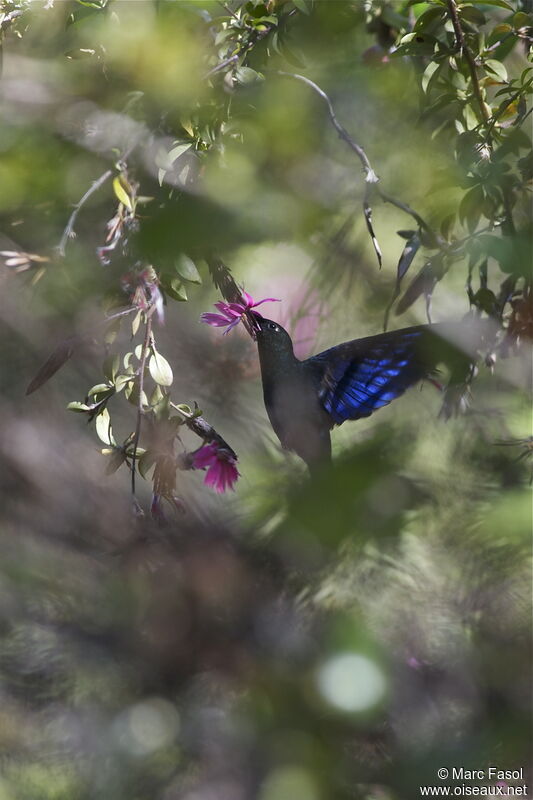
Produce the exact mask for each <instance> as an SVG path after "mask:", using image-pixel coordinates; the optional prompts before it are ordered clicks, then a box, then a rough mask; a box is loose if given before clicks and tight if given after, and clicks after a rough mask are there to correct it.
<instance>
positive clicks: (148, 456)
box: [137, 450, 157, 480]
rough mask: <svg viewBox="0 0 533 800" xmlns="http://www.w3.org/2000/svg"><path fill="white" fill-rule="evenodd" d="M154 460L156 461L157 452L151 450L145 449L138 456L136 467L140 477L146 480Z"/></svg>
mask: <svg viewBox="0 0 533 800" xmlns="http://www.w3.org/2000/svg"><path fill="white" fill-rule="evenodd" d="M156 461H157V453H154V451H153V450H147V451H146V452H145V453H143V454H142V456H141V457H140V459H139V461H138V466H137V469H138V470H139V474H140V475H142V477H143V478H144V479H145V480H148V473H149V472H150V470H151V469H152V467H153V466H154V464H155V462H156Z"/></svg>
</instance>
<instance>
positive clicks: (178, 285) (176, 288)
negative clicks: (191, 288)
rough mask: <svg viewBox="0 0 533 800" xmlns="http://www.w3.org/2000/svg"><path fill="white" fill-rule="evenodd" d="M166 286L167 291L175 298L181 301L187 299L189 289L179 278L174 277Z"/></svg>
mask: <svg viewBox="0 0 533 800" xmlns="http://www.w3.org/2000/svg"><path fill="white" fill-rule="evenodd" d="M164 288H165V291H166V293H167V294H168V295H170V297H173V298H174V300H179V301H180V302H183V301H185V300H187V290H186V289H185V286H184V285H183V283H182V282H181V281H180V279H179V278H172V280H171V281H170V282H169V283H167V284H165V287H164Z"/></svg>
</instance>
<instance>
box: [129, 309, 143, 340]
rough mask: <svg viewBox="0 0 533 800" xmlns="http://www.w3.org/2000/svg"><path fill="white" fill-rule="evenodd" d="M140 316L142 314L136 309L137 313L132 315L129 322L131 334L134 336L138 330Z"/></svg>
mask: <svg viewBox="0 0 533 800" xmlns="http://www.w3.org/2000/svg"><path fill="white" fill-rule="evenodd" d="M141 316H142V311H137V313H136V314H135V316H134V317H133V320H132V323H131V335H132V336H136V335H137V331H138V330H139V325H140V324H141Z"/></svg>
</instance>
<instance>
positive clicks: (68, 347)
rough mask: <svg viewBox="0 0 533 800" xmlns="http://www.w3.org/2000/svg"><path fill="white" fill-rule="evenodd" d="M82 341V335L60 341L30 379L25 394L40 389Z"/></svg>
mask: <svg viewBox="0 0 533 800" xmlns="http://www.w3.org/2000/svg"><path fill="white" fill-rule="evenodd" d="M83 341H84V339H83V337H82V336H70V337H69V338H68V339H65V340H64V341H63V342H61V344H59V345H58V346H57V347H56V349H55V350H54V352H53V353H52V354H51V356H50V357H49V358H48V359H47V360H46V361H45V363H44V364H43V365H42V367H41V368H40V370H39V371H38V373H37V375H36V376H35V378H33V380H32V381H30V383H29V385H28V388H27V389H26V394H31V393H32V392H35V391H36V390H37V389H40V387H41V386H42V385H43V384H44V383H46V381H49V380H50V378H51V377H52V375H55V373H56V372H57V371H58V370H59V369H61V367H62V366H63V365H64V364H66V362H67V361H68V360H69V358H70V357H71V356H72V353H73V352H74V350H75V349H76V347H78V346H79V345H80V344H81V343H82V342H83Z"/></svg>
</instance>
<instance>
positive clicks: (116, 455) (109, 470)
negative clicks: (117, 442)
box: [102, 447, 126, 475]
mask: <svg viewBox="0 0 533 800" xmlns="http://www.w3.org/2000/svg"><path fill="white" fill-rule="evenodd" d="M102 453H103V454H104V455H108V454H107V453H106V452H104V451H103V450H102ZM125 460H126V453H125V452H124V450H122V449H121V448H120V447H114V448H113V450H112V451H111V454H110V455H109V461H108V464H107V466H106V468H105V474H106V475H112V474H113V473H114V472H116V471H117V469H118V468H119V467H120V466H122V464H123V463H124V462H125Z"/></svg>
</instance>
